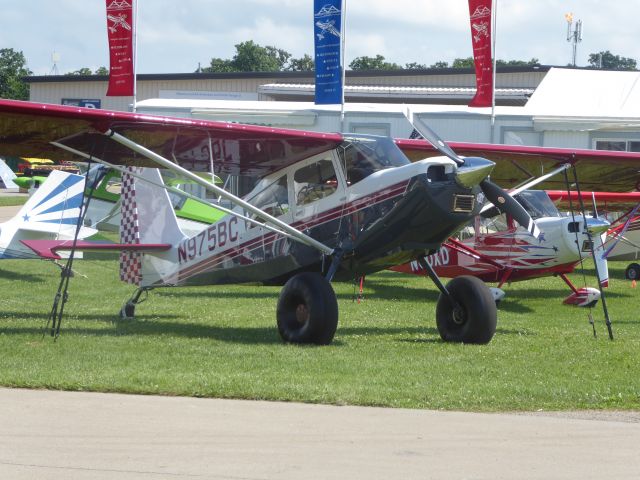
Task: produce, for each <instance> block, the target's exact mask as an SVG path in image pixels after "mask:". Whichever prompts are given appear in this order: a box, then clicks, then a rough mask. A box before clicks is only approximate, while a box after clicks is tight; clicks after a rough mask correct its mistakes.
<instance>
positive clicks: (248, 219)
mask: <svg viewBox="0 0 640 480" xmlns="http://www.w3.org/2000/svg"><path fill="white" fill-rule="evenodd" d="M51 144H52V145H54V146H56V147H59V148H62V149H63V150H67V151H68V152H71V153H73V154H74V155H78V156H80V157H83V158H86V159H87V160H89V161H93V162H96V163H99V164H101V165H104V166H105V167H108V168H112V169H113V170H116V171H118V172H120V173H126V174H127V175H131V176H132V177H135V178H137V179H138V180H141V181H143V182H146V183H149V184H151V185H153V186H154V187H158V188H163V189H165V190H167V191H169V192H172V193H175V194H176V195H180V196H182V197H186V198H190V199H191V200H194V201H196V202H198V203H202V204H203V205H207V206H211V207H214V208H216V209H217V210H220V211H221V212H224V213H226V214H228V215H233V216H234V217H238V218H239V219H240V220H243V221H245V222H249V223H251V224H253V225H256V226H258V227H261V228H264V229H266V230H269V231H270V232H273V233H277V234H278V235H282V236H284V237H287V238H290V239H292V240H297V239H295V238H293V237H292V236H291V235H289V234H288V233H287V232H283V231H282V230H279V229H277V228H275V227H272V226H271V225H267V224H266V223H263V222H260V221H258V220H256V219H255V218H251V217H247V216H246V215H242V214H240V213H238V212H234V211H233V210H230V209H228V208H226V207H223V206H222V205H216V204H213V203H209V202H207V201H206V200H203V199H202V198H199V197H196V196H195V195H192V194H190V193H188V192H185V191H184V190H180V189H179V188H176V187H172V186H171V185H161V184H159V183H156V182H153V181H151V180H149V179H148V178H145V177H143V176H141V175H137V174H136V173H133V172H130V171H127V170H126V169H125V168H123V167H121V166H119V165H114V164H112V163H109V162H107V161H106V160H103V159H101V158H98V157H95V156H93V155H88V154H86V153H84V152H81V151H79V150H76V149H75V148H71V147H69V146H67V145H64V144H62V143H58V142H51Z"/></svg>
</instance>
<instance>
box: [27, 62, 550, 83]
mask: <svg viewBox="0 0 640 480" xmlns="http://www.w3.org/2000/svg"><path fill="white" fill-rule="evenodd" d="M550 68H552V67H551V66H549V65H537V66H526V67H498V69H497V72H496V73H521V72H546V71H548V70H549V69H550ZM474 73H475V70H474V69H472V68H427V69H400V70H347V71H346V72H345V75H346V76H347V78H361V77H406V76H421V75H425V76H440V75H471V74H474ZM232 78H239V79H242V78H279V79H280V78H281V79H283V80H293V79H303V78H309V79H313V78H314V72H313V71H306V72H230V73H204V72H201V73H198V72H192V73H151V74H149V73H142V74H138V75H137V79H138V81H145V80H211V79H213V80H215V79H232ZM22 79H23V80H24V81H25V82H27V83H47V82H96V81H102V82H104V81H107V80H108V79H109V77H108V76H107V75H33V76H28V77H23V78H22Z"/></svg>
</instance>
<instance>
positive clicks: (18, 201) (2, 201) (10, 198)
mask: <svg viewBox="0 0 640 480" xmlns="http://www.w3.org/2000/svg"><path fill="white" fill-rule="evenodd" d="M28 199H29V197H28V196H26V195H2V196H0V207H14V206H17V205H24V204H25V203H26V202H27V200H28Z"/></svg>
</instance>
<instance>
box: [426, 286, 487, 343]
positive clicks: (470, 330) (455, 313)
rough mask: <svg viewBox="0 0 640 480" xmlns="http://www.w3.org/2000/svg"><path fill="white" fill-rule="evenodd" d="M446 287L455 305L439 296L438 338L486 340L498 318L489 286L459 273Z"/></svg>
mask: <svg viewBox="0 0 640 480" xmlns="http://www.w3.org/2000/svg"><path fill="white" fill-rule="evenodd" d="M447 290H448V291H449V293H450V294H451V295H452V296H453V298H454V299H455V301H456V304H457V305H455V306H453V305H451V302H449V299H448V298H447V297H445V296H444V295H442V294H441V295H440V298H439V299H438V305H437V307H436V324H437V326H438V332H440V337H442V339H443V340H444V341H445V342H462V343H489V341H490V340H491V339H492V338H493V334H494V333H495V331H496V323H497V317H498V312H497V309H496V304H495V301H494V299H493V295H492V294H491V291H490V290H489V287H487V286H486V285H485V284H484V282H483V281H482V280H480V279H478V278H475V277H469V276H462V277H457V278H454V279H453V280H451V281H450V282H449V283H448V284H447Z"/></svg>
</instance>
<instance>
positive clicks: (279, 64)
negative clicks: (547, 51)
mask: <svg viewBox="0 0 640 480" xmlns="http://www.w3.org/2000/svg"><path fill="white" fill-rule="evenodd" d="M235 49H236V52H235V55H234V56H233V57H232V58H227V59H224V58H215V57H214V58H212V59H211V60H210V62H209V65H207V66H205V67H201V66H200V65H198V68H197V69H196V70H195V72H196V73H238V72H309V71H313V70H314V68H315V64H314V61H313V58H312V57H311V56H310V55H309V54H304V55H303V56H302V57H300V58H295V57H293V55H291V54H290V53H289V52H287V51H286V50H283V49H281V48H276V47H273V46H261V45H259V44H257V43H255V42H254V41H253V40H248V41H246V42H241V43H239V44H237V45H235ZM496 63H497V65H498V66H509V67H519V66H520V67H532V66H537V65H540V62H539V61H538V59H537V58H532V59H530V60H497V61H496ZM588 63H589V66H588V68H596V69H603V70H636V69H637V62H636V61H635V60H634V59H632V58H628V57H622V56H620V55H614V54H613V53H611V52H610V51H609V50H606V51H602V52H597V53H592V54H590V55H589V59H588ZM473 66H474V63H473V57H466V58H456V59H454V60H453V62H452V63H451V64H449V63H448V62H445V61H439V62H435V63H433V64H431V65H427V64H422V63H416V62H412V63H406V64H404V65H399V64H397V63H394V62H390V61H387V59H386V58H385V57H384V56H383V55H379V54H378V55H376V56H374V57H370V56H362V57H357V58H355V59H354V60H353V61H352V62H351V63H350V64H349V66H348V67H349V69H350V70H422V69H438V68H473ZM568 66H571V65H568ZM108 74H109V70H108V69H107V68H106V67H99V68H97V69H96V70H94V71H92V70H91V69H90V68H86V67H85V68H81V69H79V70H76V71H73V72H69V73H66V74H65V75H108ZM31 75H33V72H31V70H29V68H27V61H26V58H25V56H24V54H23V53H22V52H21V51H16V50H14V49H12V48H3V49H0V98H11V99H17V100H27V99H28V98H29V85H28V84H27V83H25V82H24V81H23V78H24V77H28V76H31Z"/></svg>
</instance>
